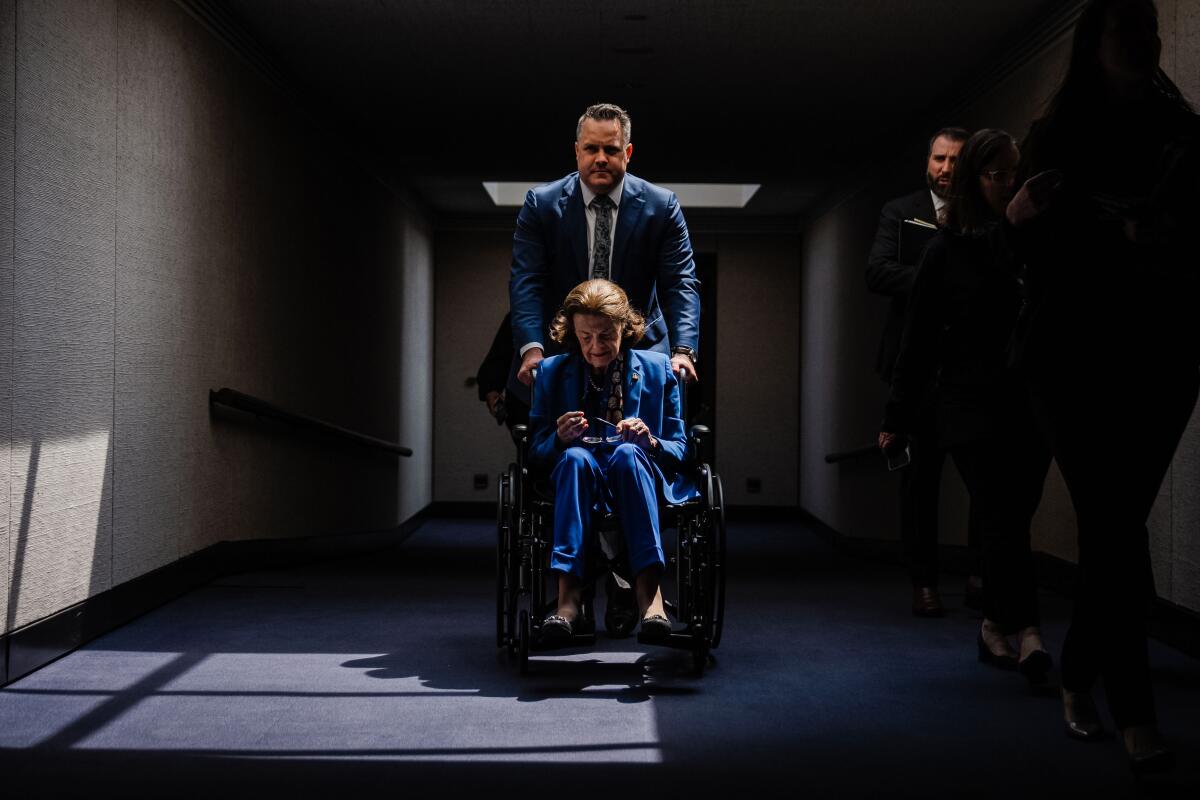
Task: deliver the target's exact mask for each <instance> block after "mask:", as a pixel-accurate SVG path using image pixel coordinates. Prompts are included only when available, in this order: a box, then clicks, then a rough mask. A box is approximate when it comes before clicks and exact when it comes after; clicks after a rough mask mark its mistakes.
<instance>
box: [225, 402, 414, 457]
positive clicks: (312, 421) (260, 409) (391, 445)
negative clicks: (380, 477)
mask: <svg viewBox="0 0 1200 800" xmlns="http://www.w3.org/2000/svg"><path fill="white" fill-rule="evenodd" d="M208 404H209V405H210V406H213V405H221V406H226V407H227V408H233V409H237V410H238V411H245V412H248V413H250V414H254V415H255V416H259V417H266V418H268V419H274V420H279V421H280V422H286V423H289V424H291V425H294V426H296V427H298V428H304V429H306V430H310V431H314V432H318V433H324V434H329V435H331V436H335V437H337V438H339V439H343V440H346V441H349V442H354V443H355V444H361V445H365V446H367V447H371V448H374V449H376V450H384V451H386V452H389V453H392V454H393V455H397V456H406V457H411V456H412V454H413V451H412V448H411V447H405V446H404V445H400V444H396V443H395V442H389V441H387V440H385V439H378V438H376V437H374V436H368V435H367V434H365V433H359V432H358V431H352V430H350V429H349V428H343V427H342V426H340V425H334V424H333V423H332V422H326V421H325V420H322V419H317V418H316V417H309V416H306V415H304V414H297V413H295V412H292V411H285V410H284V409H282V408H280V407H279V406H276V405H272V404H271V403H268V402H267V401H266V400H263V399H262V398H259V397H254V396H253V395H249V394H245V393H243V392H239V391H236V390H234V389H227V388H221V389H215V390H214V389H209V390H208Z"/></svg>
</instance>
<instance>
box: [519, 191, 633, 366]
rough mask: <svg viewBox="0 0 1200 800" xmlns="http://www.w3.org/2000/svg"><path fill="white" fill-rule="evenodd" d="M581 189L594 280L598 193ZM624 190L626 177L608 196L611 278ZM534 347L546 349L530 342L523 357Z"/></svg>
mask: <svg viewBox="0 0 1200 800" xmlns="http://www.w3.org/2000/svg"><path fill="white" fill-rule="evenodd" d="M579 188H580V189H581V190H582V191H583V215H584V218H585V219H587V252H588V277H589V278H594V277H596V265H595V264H593V263H592V260H593V256H594V255H595V253H594V251H595V249H596V209H594V208H592V200H594V199H596V193H595V192H593V191H592V190H591V189H589V188H588V187H587V184H586V183H584V182H583V180H582V179H581V180H580V181H579ZM624 189H625V177H624V176H621V180H619V181H617V185H616V186H614V187H613V188H612V189H611V190H610V191H609V193H608V196H609V197H610V198H612V201H613V207H612V208H610V209H609V210H608V213H609V216H610V224H609V226H608V233H609V236H610V237H612V238H611V239H610V240H609V249H608V262H609V263H608V274H609V276H611V275H612V245H613V244H614V243H615V242H616V241H617V216H618V214H617V212H618V211H620V210H621V193H622V192H623V191H624ZM534 347H536V348H538V349H540V350H542V351H545V349H546V348H545V347H542V343H541V342H529V343H528V344H526V345H522V346H521V355H522V356H524V355H525V353H526V351H528V350H531V349H532V348H534Z"/></svg>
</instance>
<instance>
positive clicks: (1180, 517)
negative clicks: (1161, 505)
mask: <svg viewBox="0 0 1200 800" xmlns="http://www.w3.org/2000/svg"><path fill="white" fill-rule="evenodd" d="M1170 481H1171V487H1172V491H1171V534H1172V536H1171V565H1170V570H1171V594H1170V595H1168V597H1169V598H1170V599H1171V600H1172V601H1174V602H1176V603H1179V604H1180V605H1183V606H1187V607H1188V608H1190V609H1193V610H1195V611H1200V414H1194V415H1193V416H1192V421H1191V423H1190V424H1189V425H1188V428H1187V430H1186V431H1185V432H1184V434H1183V439H1182V441H1180V443H1179V449H1178V450H1177V451H1176V453H1175V462H1174V463H1173V464H1172V465H1171V475H1170Z"/></svg>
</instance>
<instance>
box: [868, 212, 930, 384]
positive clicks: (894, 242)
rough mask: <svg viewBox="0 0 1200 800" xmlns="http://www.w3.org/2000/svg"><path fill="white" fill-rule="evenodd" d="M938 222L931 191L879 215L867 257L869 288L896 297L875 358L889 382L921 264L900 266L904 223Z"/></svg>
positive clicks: (914, 263) (876, 369)
mask: <svg viewBox="0 0 1200 800" xmlns="http://www.w3.org/2000/svg"><path fill="white" fill-rule="evenodd" d="M914 217H915V218H916V219H920V220H924V221H926V222H932V223H935V224H936V223H937V214H936V213H935V212H934V210H933V198H932V197H930V195H929V190H928V189H922V190H921V191H919V192H913V193H912V194H909V195H905V196H904V197H897V198H896V199H895V200H890V201H888V202H887V203H886V204H885V205H884V207H883V210H882V211H881V212H880V213H879V228H878V229H876V231H875V244H874V245H872V247H871V255H870V256H869V257H868V258H867V288H868V289H870V290H871V291H872V292H875V293H876V294H882V295H886V296H888V297H890V298H892V302H891V305H890V306H889V308H888V315H887V322H886V323H885V324H884V328H883V338H882V339H880V341H879V353H878V355H876V357H875V371H876V372H877V373H878V374H879V377H881V378H883V380H884V381H885V382H888V383H890V382H891V380H892V365H893V364H895V363H896V354H897V353H898V352H899V351H900V333H901V331H903V329H904V309H905V306H906V305H907V304H908V293H909V290H911V289H912V285H913V278H915V277H916V274H917V264H916V262H915V261H914V262H913V263H911V264H901V263H900V223H901V222H902V221H904V220H906V219H913V218H914Z"/></svg>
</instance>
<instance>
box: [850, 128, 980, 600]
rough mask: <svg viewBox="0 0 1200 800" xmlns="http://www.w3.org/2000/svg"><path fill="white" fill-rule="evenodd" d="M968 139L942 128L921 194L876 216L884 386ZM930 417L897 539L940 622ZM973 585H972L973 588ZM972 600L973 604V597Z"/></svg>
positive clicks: (936, 483)
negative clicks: (926, 247) (884, 305)
mask: <svg viewBox="0 0 1200 800" xmlns="http://www.w3.org/2000/svg"><path fill="white" fill-rule="evenodd" d="M969 135H970V134H969V133H968V132H967V131H965V130H963V129H962V128H942V129H941V130H939V131H938V132H937V133H935V134H934V135H933V136H932V137H931V138H930V140H929V149H928V152H927V154H926V161H925V188H924V189H921V190H920V191H917V192H913V193H912V194H909V195H905V196H903V197H898V198H896V199H894V200H891V201H889V202H888V203H886V204H885V205H884V207H883V210H882V212H881V213H880V215H879V228H878V229H877V230H876V232H875V244H874V245H873V246H872V247H871V255H870V257H869V258H868V260H867V287H868V288H869V289H870V290H871V291H872V292H874V293H876V294H881V295H884V296H886V297H889V298H891V303H890V304H889V307H888V315H887V321H886V322H885V324H884V329H883V337H882V339H881V340H880V342H879V352H878V355H877V357H876V361H875V371H876V372H877V373H878V374H879V377H881V378H882V379H883V380H884V382H885V383H888V384H890V383H891V380H892V366H893V365H894V364H895V361H896V354H897V353H898V352H899V351H900V335H901V333H902V332H903V330H904V312H905V308H906V307H907V304H908V293H909V290H910V289H911V288H912V284H913V278H914V277H915V276H916V273H917V264H918V262H919V261H920V256H921V252H922V249H923V244H924V243H925V242H926V241H927V240H928V239H929V238H930V236H929V234H930V233H932V232H933V230H934V229H935V228H936V226H937V224H938V223H939V222H940V215H941V211H942V207H943V206H944V205H945V204H946V200H945V197H946V193H947V192H948V191H949V189H950V179H951V177H952V176H953V175H954V166H955V163H956V161H957V160H958V153H959V151H960V150H961V149H962V146H963V142H965V141H966V140H967V138H968V136H969ZM935 431H936V427H935V420H934V419H933V414H932V410H930V411H929V412H928V413H926V414H925V415H924V417H923V419H922V420H921V424H920V429H919V430H917V431H914V432H913V435H912V437H911V440H910V444H909V447H910V454H911V459H912V460H911V464H910V465H909V466H908V467H907V468H905V469H903V470H902V471H901V478H900V533H901V536H902V538H903V540H904V550H905V557H906V560H907V561H908V567H909V572H910V576H911V578H912V587H913V595H912V613H913V614H915V615H916V616H921V617H940V616H942V614H943V613H945V609H944V607H943V605H942V600H941V597H940V596H939V594H938V525H937V517H938V489H939V487H940V485H941V476H942V465H943V464H944V463H945V460H946V452H945V451H944V450H942V449H940V448H938V447H937V446H936V445H935V444H934V442H936V433H935ZM975 581H976V579H972V581H971V583H970V584H969V585H971V584H973V583H974V582H975ZM971 599H972V600H973V599H974V598H971Z"/></svg>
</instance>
